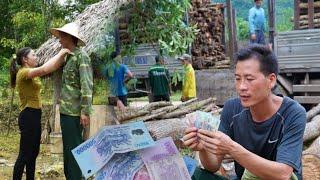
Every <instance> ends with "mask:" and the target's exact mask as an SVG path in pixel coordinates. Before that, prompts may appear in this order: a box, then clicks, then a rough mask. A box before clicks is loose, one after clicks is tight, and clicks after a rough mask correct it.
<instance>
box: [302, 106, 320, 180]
mask: <svg viewBox="0 0 320 180" xmlns="http://www.w3.org/2000/svg"><path fill="white" fill-rule="evenodd" d="M319 114H320V104H319V105H317V106H316V107H314V108H312V109H311V110H310V111H308V112H307V121H308V123H307V125H306V129H305V132H304V135H303V141H304V143H305V145H309V144H310V143H311V145H310V146H309V147H308V148H307V149H306V150H304V151H303V156H302V164H303V177H304V179H320V115H319Z"/></svg>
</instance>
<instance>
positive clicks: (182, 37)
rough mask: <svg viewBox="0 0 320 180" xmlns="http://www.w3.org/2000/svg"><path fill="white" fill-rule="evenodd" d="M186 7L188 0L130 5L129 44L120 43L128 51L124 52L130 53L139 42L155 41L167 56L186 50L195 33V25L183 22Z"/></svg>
mask: <svg viewBox="0 0 320 180" xmlns="http://www.w3.org/2000/svg"><path fill="white" fill-rule="evenodd" d="M189 7H190V3H189V0H148V1H136V2H135V3H133V4H131V5H129V7H128V11H130V22H129V27H128V29H129V35H130V38H131V42H132V43H130V44H129V45H127V46H123V49H127V50H128V51H124V52H125V53H126V54H130V53H132V51H133V50H134V48H135V47H136V46H137V45H138V44H140V43H157V44H158V45H159V46H160V49H161V53H162V54H166V55H177V54H182V53H184V52H186V50H187V49H188V47H189V45H190V44H191V43H192V42H193V40H194V38H195V35H196V33H197V29H196V25H192V26H189V25H187V24H186V23H185V22H184V20H185V15H186V11H187V9H188V8H189Z"/></svg>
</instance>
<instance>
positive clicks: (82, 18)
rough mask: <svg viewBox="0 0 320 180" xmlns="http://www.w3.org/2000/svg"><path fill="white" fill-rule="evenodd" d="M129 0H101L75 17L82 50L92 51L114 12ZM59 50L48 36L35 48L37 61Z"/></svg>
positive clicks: (44, 60)
mask: <svg viewBox="0 0 320 180" xmlns="http://www.w3.org/2000/svg"><path fill="white" fill-rule="evenodd" d="M128 2H130V0H103V1H100V2H98V3H95V4H93V5H90V6H89V7H87V8H86V9H85V10H84V11H83V12H82V13H81V14H79V15H78V16H77V17H76V18H75V21H74V22H75V23H77V24H78V25H79V26H80V36H81V37H82V38H83V39H84V41H85V42H86V46H85V47H84V50H85V51H87V52H89V54H90V52H93V51H94V50H95V46H96V43H97V42H99V41H100V40H101V39H102V38H104V32H105V29H106V26H107V25H108V23H109V22H113V20H114V16H115V14H116V12H117V11H118V10H119V8H120V7H121V6H122V5H125V4H127V3H128ZM59 50H60V44H59V42H58V40H57V39H56V38H54V37H52V38H50V39H49V40H48V41H46V42H45V43H44V44H42V45H41V46H40V48H39V49H38V50H37V55H38V57H39V63H40V64H43V63H44V62H46V61H47V60H48V59H50V58H51V57H53V56H54V55H55V54H57V52H58V51H59Z"/></svg>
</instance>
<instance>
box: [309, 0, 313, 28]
mask: <svg viewBox="0 0 320 180" xmlns="http://www.w3.org/2000/svg"><path fill="white" fill-rule="evenodd" d="M308 18H309V19H308V27H309V29H313V28H314V23H313V19H314V0H308Z"/></svg>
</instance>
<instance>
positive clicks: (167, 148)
mask: <svg viewBox="0 0 320 180" xmlns="http://www.w3.org/2000/svg"><path fill="white" fill-rule="evenodd" d="M139 152H140V155H141V158H142V160H143V162H144V163H145V165H146V167H147V169H148V172H149V175H150V179H151V180H178V179H179V180H190V179H191V177H190V175H189V173H188V169H187V167H186V165H185V163H184V161H183V159H182V157H181V156H180V154H179V151H178V149H177V147H176V146H175V144H174V142H173V140H172V138H171V137H168V138H163V139H160V140H158V141H156V145H155V146H153V147H150V148H146V149H142V150H140V151H139Z"/></svg>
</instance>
